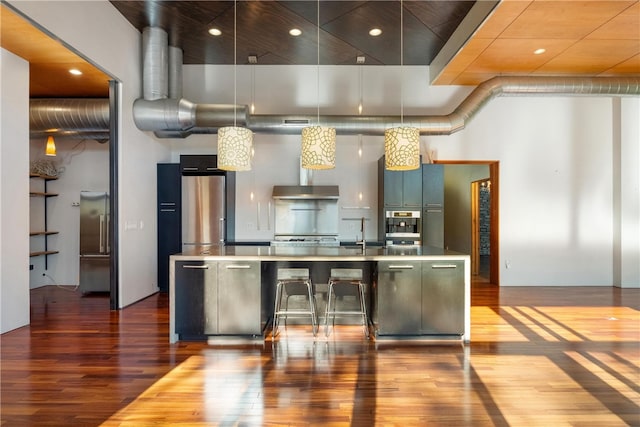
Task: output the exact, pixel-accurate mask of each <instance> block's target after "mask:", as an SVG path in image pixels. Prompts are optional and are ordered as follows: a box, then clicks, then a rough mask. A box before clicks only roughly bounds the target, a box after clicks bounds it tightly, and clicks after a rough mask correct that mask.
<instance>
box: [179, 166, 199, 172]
mask: <svg viewBox="0 0 640 427" xmlns="http://www.w3.org/2000/svg"><path fill="white" fill-rule="evenodd" d="M182 170H183V171H197V170H198V168H194V167H192V166H185V167H183V168H182Z"/></svg>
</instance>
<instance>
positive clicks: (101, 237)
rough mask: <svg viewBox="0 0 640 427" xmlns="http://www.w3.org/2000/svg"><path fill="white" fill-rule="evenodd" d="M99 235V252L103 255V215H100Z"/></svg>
mask: <svg viewBox="0 0 640 427" xmlns="http://www.w3.org/2000/svg"><path fill="white" fill-rule="evenodd" d="M98 234H99V236H100V237H99V243H98V245H99V248H100V249H99V250H100V253H104V215H100V230H99V232H98Z"/></svg>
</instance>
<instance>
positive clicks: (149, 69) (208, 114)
mask: <svg viewBox="0 0 640 427" xmlns="http://www.w3.org/2000/svg"><path fill="white" fill-rule="evenodd" d="M167 40H168V36H167V33H166V32H165V31H164V30H162V29H160V28H145V30H144V32H143V43H144V46H143V53H144V58H143V61H144V63H143V67H144V69H143V79H144V81H143V86H144V94H143V96H144V99H138V100H136V101H135V102H134V105H133V115H134V121H135V123H136V126H137V127H138V128H139V129H140V130H145V131H153V132H155V134H156V136H157V137H159V138H167V137H171V138H175V137H179V138H185V137H187V136H189V135H190V134H193V133H216V132H217V129H218V128H220V127H223V126H229V125H231V124H233V122H234V116H235V113H237V114H238V115H239V117H237V116H236V117H237V118H236V122H237V123H238V124H240V125H242V126H246V127H248V128H249V129H251V130H253V131H254V132H256V133H271V134H299V133H300V132H301V130H302V129H303V128H304V127H306V126H309V125H310V124H313V123H317V119H318V118H317V115H316V116H313V115H310V116H306V115H304V116H283V115H256V116H250V115H249V114H248V111H247V110H248V109H247V106H245V105H242V106H235V108H234V106H233V105H220V104H193V103H191V102H189V101H187V100H185V99H182V98H181V92H182V90H181V85H180V82H179V81H177V80H178V79H180V80H181V76H182V72H181V66H182V65H181V64H178V63H177V61H178V58H181V56H182V53H181V52H180V54H178V53H177V50H179V49H178V48H173V47H172V48H171V50H170V52H172V51H174V49H175V50H176V51H175V52H174V53H170V54H171V59H170V60H169V62H171V66H168V65H167V60H166V56H167V53H166V52H167V50H168V49H169V47H168V41H167ZM180 62H181V61H180ZM178 76H180V77H178ZM168 79H171V86H172V88H173V89H170V90H171V95H172V96H171V98H168V99H167V98H166V81H167V80H168ZM174 95H175V97H174ZM502 95H505V96H533V95H543V96H550V95H588V96H639V95H640V77H603V78H595V77H494V78H492V79H490V80H487V81H486V82H484V83H482V84H480V85H479V86H478V87H476V89H475V90H474V91H473V92H472V93H471V94H470V95H469V96H468V97H467V98H466V99H465V100H464V101H463V102H462V103H461V104H460V105H459V106H458V107H457V108H456V109H455V110H454V111H453V112H452V113H450V114H447V115H442V116H404V118H403V119H404V120H402V123H401V121H400V117H399V116H320V118H319V119H320V122H321V123H322V124H323V125H327V126H332V127H334V128H336V131H337V133H339V134H347V135H349V134H351V135H355V134H363V135H383V134H384V131H385V129H387V128H389V127H395V126H400V125H401V124H404V125H406V126H413V127H417V128H419V129H420V133H421V134H422V135H450V134H452V133H454V132H458V131H460V130H462V129H464V127H465V126H466V125H467V123H469V121H470V120H471V119H472V118H473V117H475V115H476V114H477V113H478V112H479V111H480V110H481V109H482V107H484V105H485V104H486V103H488V102H489V101H490V100H492V99H493V98H494V97H496V96H502Z"/></svg>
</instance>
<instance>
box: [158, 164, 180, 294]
mask: <svg viewBox="0 0 640 427" xmlns="http://www.w3.org/2000/svg"><path fill="white" fill-rule="evenodd" d="M157 176H158V206H157V212H158V287H159V288H160V291H161V292H168V291H169V256H170V255H171V254H175V253H178V252H180V251H181V250H182V249H181V247H182V241H181V238H182V237H181V231H180V230H181V228H180V227H181V224H182V215H181V212H182V207H181V203H182V196H181V175H180V164H178V163H159V164H158V165H157Z"/></svg>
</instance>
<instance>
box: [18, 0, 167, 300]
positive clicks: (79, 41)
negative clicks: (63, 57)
mask: <svg viewBox="0 0 640 427" xmlns="http://www.w3.org/2000/svg"><path fill="white" fill-rule="evenodd" d="M9 3H10V4H11V5H12V6H14V7H16V8H17V9H18V10H20V11H21V12H22V13H24V14H26V15H27V16H28V17H29V18H30V19H32V20H34V21H35V22H37V23H38V24H39V25H40V26H42V27H44V28H45V29H47V30H48V31H50V32H51V33H52V34H54V35H55V36H56V37H58V38H59V39H61V40H63V41H64V42H66V43H67V44H68V45H70V46H72V47H73V48H74V49H75V50H77V51H78V52H79V53H80V54H81V55H83V56H84V57H86V58H88V59H89V60H90V61H92V62H93V63H94V64H96V65H98V66H99V67H100V68H102V69H103V70H105V71H106V72H107V73H108V74H110V75H111V76H113V77H114V78H115V79H117V80H118V81H120V82H121V83H122V85H121V94H120V101H121V103H120V116H119V121H120V147H119V153H118V156H119V158H118V164H119V177H118V179H119V196H120V207H119V215H120V224H119V230H118V234H119V236H120V244H119V250H120V264H119V282H120V300H119V305H120V306H126V305H129V304H131V303H133V302H135V301H138V300H140V299H141V298H144V297H146V296H148V295H150V294H151V293H153V292H155V291H156V290H157V277H156V268H157V267H156V264H157V263H156V215H155V201H156V179H155V177H156V163H157V162H160V161H166V160H168V159H169V158H170V151H169V146H168V143H167V142H165V141H160V142H159V141H157V140H156V139H155V138H154V137H153V135H151V134H149V133H143V132H140V131H139V130H138V129H137V128H136V127H135V124H134V123H133V115H132V107H133V101H134V100H135V99H136V98H139V97H140V96H141V95H142V77H141V68H142V67H141V59H140V58H141V55H140V52H141V35H140V33H139V32H138V31H137V30H136V29H135V28H133V27H132V26H131V25H130V24H129V23H128V22H127V21H126V20H125V19H124V18H123V17H122V15H120V13H119V12H118V11H117V10H116V9H115V8H114V7H113V5H111V4H110V3H109V2H108V1H106V0H94V1H77V2H68V1H21V0H17V1H16V0H12V1H9ZM24 167H25V168H26V167H27V166H26V165H25V166H24ZM127 223H135V224H137V225H138V226H137V227H136V228H135V229H134V228H131V229H128V230H127V231H125V230H124V228H125V227H124V226H125V224H127Z"/></svg>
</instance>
